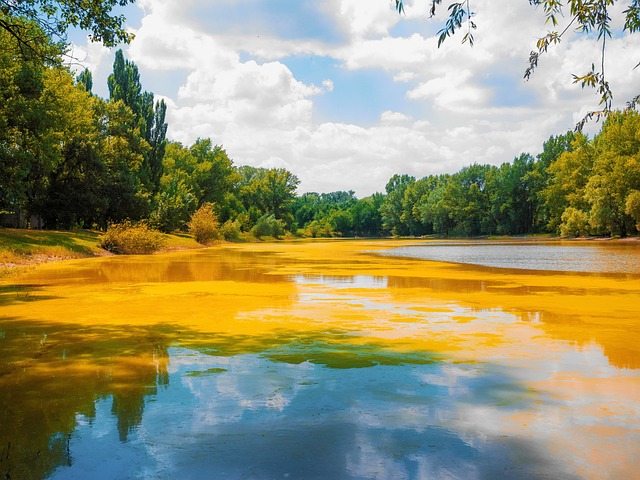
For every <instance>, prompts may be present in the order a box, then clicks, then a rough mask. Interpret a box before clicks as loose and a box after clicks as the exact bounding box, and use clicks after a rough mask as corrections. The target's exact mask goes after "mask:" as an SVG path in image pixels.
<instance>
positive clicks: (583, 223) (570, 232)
mask: <svg viewBox="0 0 640 480" xmlns="http://www.w3.org/2000/svg"><path fill="white" fill-rule="evenodd" d="M561 218H562V223H561V224H560V235H561V236H563V237H579V236H581V235H586V234H587V233H588V232H589V226H588V225H589V216H588V215H587V213H586V212H583V211H582V210H578V209H577V208H573V207H568V208H567V209H566V210H565V211H564V213H563V214H562V217H561Z"/></svg>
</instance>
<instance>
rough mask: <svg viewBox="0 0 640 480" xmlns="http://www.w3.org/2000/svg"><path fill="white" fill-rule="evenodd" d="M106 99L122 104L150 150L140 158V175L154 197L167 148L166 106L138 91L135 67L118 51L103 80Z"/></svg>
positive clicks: (137, 73)
mask: <svg viewBox="0 0 640 480" xmlns="http://www.w3.org/2000/svg"><path fill="white" fill-rule="evenodd" d="M107 84H108V86H109V97H110V98H111V100H114V101H118V100H120V101H122V102H123V103H124V104H125V105H126V106H127V107H129V108H130V109H131V111H132V112H133V114H134V115H135V118H136V121H137V123H138V127H139V130H140V135H141V137H142V138H143V139H144V140H145V142H146V143H147V144H148V145H149V147H150V149H149V150H148V151H147V153H146V154H145V156H144V162H143V165H142V169H141V171H140V175H141V178H142V181H143V183H144V185H145V186H146V188H147V189H148V190H149V192H150V193H151V194H155V193H157V191H158V188H159V186H160V179H161V178H162V158H163V156H164V152H165V149H166V145H167V140H166V136H167V124H166V122H165V117H166V113H167V106H166V104H165V102H164V100H160V101H158V102H156V103H155V106H154V95H153V93H151V92H146V91H143V90H142V84H141V83H140V73H139V71H138V66H137V65H136V64H135V63H134V62H131V61H129V60H126V59H125V58H124V54H123V53H122V50H118V51H117V52H116V55H115V59H114V61H113V73H112V74H111V75H109V77H108V79H107Z"/></svg>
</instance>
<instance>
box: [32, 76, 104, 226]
mask: <svg viewBox="0 0 640 480" xmlns="http://www.w3.org/2000/svg"><path fill="white" fill-rule="evenodd" d="M42 98H43V102H44V103H45V105H47V107H48V110H49V114H50V115H51V118H52V122H53V124H54V125H55V126H56V127H55V129H54V130H53V131H52V132H51V134H52V135H54V138H55V142H54V143H53V145H52V152H55V155H56V156H57V160H56V162H55V165H54V167H53V169H52V171H51V172H50V173H49V175H48V176H47V179H46V180H47V181H46V185H47V189H46V191H45V192H44V195H43V196H42V198H39V199H38V200H37V202H36V203H34V205H33V207H32V209H33V210H34V213H38V214H40V215H41V216H42V217H43V219H44V226H45V227H46V228H57V229H69V228H72V227H76V226H81V227H82V226H85V227H90V226H91V225H92V224H93V223H94V222H97V221H98V218H97V217H98V214H99V212H104V211H105V208H106V201H105V198H104V196H103V190H102V189H103V185H104V177H105V174H106V166H105V163H104V159H103V157H102V150H101V136H100V130H99V124H98V121H97V115H96V111H97V110H98V109H99V108H100V104H101V103H102V100H101V99H98V98H97V97H92V96H90V95H89V93H88V92H87V91H86V90H85V88H84V86H82V85H78V84H74V81H73V77H72V76H71V74H70V73H69V72H68V71H67V70H66V69H61V68H57V69H50V70H48V71H47V72H46V75H45V90H44V92H43V97H42Z"/></svg>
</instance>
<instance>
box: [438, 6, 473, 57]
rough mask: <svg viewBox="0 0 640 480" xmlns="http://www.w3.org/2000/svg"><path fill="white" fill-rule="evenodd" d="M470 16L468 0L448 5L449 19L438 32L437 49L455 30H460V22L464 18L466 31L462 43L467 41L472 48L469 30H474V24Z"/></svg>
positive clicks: (471, 35)
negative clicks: (465, 19)
mask: <svg viewBox="0 0 640 480" xmlns="http://www.w3.org/2000/svg"><path fill="white" fill-rule="evenodd" d="M472 16H473V14H472V13H471V11H470V7H469V0H466V1H464V2H456V3H452V4H451V5H449V18H448V19H447V21H446V22H445V26H444V28H443V29H441V30H440V31H438V48H440V45H442V42H444V41H445V40H446V38H447V37H449V36H451V35H453V34H454V33H455V32H456V30H457V29H460V28H462V22H463V21H464V18H465V17H467V23H468V31H467V33H466V34H465V35H464V37H463V38H462V43H465V42H467V41H468V42H469V44H470V45H471V46H473V42H474V39H473V34H472V33H471V30H472V29H475V28H476V24H475V23H474V22H473V21H472V20H471V17H472Z"/></svg>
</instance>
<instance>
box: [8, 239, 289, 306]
mask: <svg viewBox="0 0 640 480" xmlns="http://www.w3.org/2000/svg"><path fill="white" fill-rule="evenodd" d="M98 262H99V263H98ZM280 263H282V260H280V259H279V258H278V257H277V256H275V255H268V254H257V253H249V252H236V251H234V250H230V249H212V250H200V251H196V252H185V253H174V254H172V255H147V256H123V257H117V258H113V257H109V258H107V259H99V260H96V263H85V264H83V266H82V267H80V268H74V269H72V270H59V271H58V270H54V271H51V272H36V273H34V274H33V275H32V278H33V279H38V280H42V281H45V280H49V278H47V276H51V277H52V278H54V279H55V281H56V284H58V285H60V284H64V283H65V281H73V282H78V281H82V283H85V284H87V283H109V282H111V283H113V282H123V283H156V282H200V281H217V280H231V281H244V282H256V283H263V282H268V283H272V282H276V281H284V278H283V277H280V276H274V275H266V273H267V272H270V271H273V270H274V269H275V268H276V267H277V266H278V265H280ZM1 293H2V291H1V290H0V294H1ZM0 298H1V297H0Z"/></svg>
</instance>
